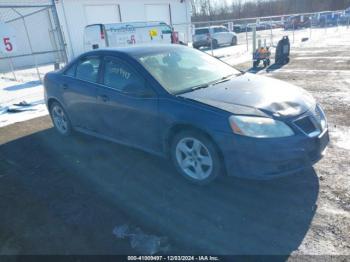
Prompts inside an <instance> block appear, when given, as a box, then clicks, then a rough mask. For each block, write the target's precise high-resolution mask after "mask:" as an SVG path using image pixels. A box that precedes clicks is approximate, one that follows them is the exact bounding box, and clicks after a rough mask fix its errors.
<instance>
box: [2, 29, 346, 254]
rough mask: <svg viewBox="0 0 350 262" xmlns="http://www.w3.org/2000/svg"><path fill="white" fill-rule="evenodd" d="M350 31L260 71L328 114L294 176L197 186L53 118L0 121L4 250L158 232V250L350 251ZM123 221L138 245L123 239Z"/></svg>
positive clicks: (109, 246) (128, 250) (52, 249)
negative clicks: (321, 148)
mask: <svg viewBox="0 0 350 262" xmlns="http://www.w3.org/2000/svg"><path fill="white" fill-rule="evenodd" d="M349 32H350V29H349ZM349 32H348V33H347V34H346V37H345V33H341V32H339V37H342V39H344V41H337V40H338V39H329V41H328V40H327V41H326V42H323V43H322V44H321V43H320V44H319V45H318V44H317V43H316V44H315V43H313V44H312V45H311V44H308V43H306V44H305V45H301V46H300V47H298V48H295V49H293V53H292V58H291V63H290V64H288V65H286V66H284V67H283V68H278V69H276V68H275V67H274V66H272V67H271V68H269V69H268V70H267V71H266V70H261V71H259V72H256V73H259V74H264V75H267V76H269V77H275V78H279V79H283V80H286V81H288V82H291V83H294V84H297V85H300V86H302V87H303V88H305V89H307V90H308V91H310V92H311V93H312V94H313V95H314V96H315V97H316V98H317V99H318V100H319V101H320V102H321V104H322V105H323V106H324V108H325V111H326V114H327V115H328V118H329V125H330V135H331V144H330V146H329V149H328V151H327V154H326V156H325V158H324V159H323V160H321V161H320V162H319V163H318V164H317V165H316V166H315V168H314V169H309V170H305V171H304V172H301V173H298V174H295V175H293V176H289V177H285V178H281V179H276V180H273V181H250V180H243V179H236V178H223V179H221V180H220V181H218V182H216V183H214V184H212V185H209V186H207V187H196V186H193V185H191V184H188V183H187V182H186V181H185V180H183V178H181V177H180V176H178V175H177V174H176V172H175V171H174V169H173V167H172V166H171V165H170V164H169V163H167V162H166V161H164V160H163V159H160V158H157V157H155V156H152V155H148V154H146V153H143V152H141V151H138V150H134V149H131V148H127V147H124V146H120V145H116V144H111V143H109V142H105V141H101V140H98V139H95V138H91V137H87V136H83V135H76V136H73V137H69V138H62V137H60V136H59V135H57V134H56V133H55V131H54V130H53V128H52V124H51V121H50V119H49V117H48V116H45V117H40V118H35V119H33V120H30V121H26V122H21V123H17V124H13V125H9V126H6V127H3V128H1V129H0V210H1V213H0V254H135V253H140V252H142V251H140V250H146V251H144V252H145V253H147V250H151V249H150V248H149V245H150V244H151V242H152V241H151V240H152V238H151V237H150V236H155V237H162V238H161V242H162V243H161V246H162V247H160V248H159V249H158V250H160V251H159V252H160V253H171V254H202V253H208V254H279V255H284V256H285V257H282V259H283V260H285V259H288V256H289V255H295V256H296V255H304V254H308V255H315V254H317V255H332V254H333V255H335V254H338V255H339V254H341V255H350V191H349V188H350V168H349V167H350V145H349V141H350V131H349V130H350V103H349V102H350V87H349V86H350V59H349V54H350V35H349ZM343 34H344V35H343ZM250 66H251V64H250V63H243V64H240V65H239V67H240V68H242V69H245V70H247V69H249V68H250ZM121 225H129V226H130V227H137V228H138V233H139V234H140V235H142V233H140V232H143V236H146V237H145V238H144V239H143V240H144V241H143V244H139V245H137V244H135V242H134V243H130V239H128V238H125V239H121V238H117V237H116V236H115V235H114V234H113V230H114V229H115V228H116V227H119V226H121ZM147 236H148V238H147ZM131 242H132V241H131ZM148 244H149V245H148ZM147 245H148V246H147Z"/></svg>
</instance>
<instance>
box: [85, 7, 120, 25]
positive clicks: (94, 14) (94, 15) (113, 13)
mask: <svg viewBox="0 0 350 262" xmlns="http://www.w3.org/2000/svg"><path fill="white" fill-rule="evenodd" d="M85 17H86V23H87V24H103V23H117V22H120V13H119V5H86V6H85Z"/></svg>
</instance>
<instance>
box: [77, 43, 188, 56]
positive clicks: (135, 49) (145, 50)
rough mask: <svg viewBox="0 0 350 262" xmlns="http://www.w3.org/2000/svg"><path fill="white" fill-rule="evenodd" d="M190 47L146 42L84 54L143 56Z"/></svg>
mask: <svg viewBox="0 0 350 262" xmlns="http://www.w3.org/2000/svg"><path fill="white" fill-rule="evenodd" d="M184 48H189V47H186V46H183V45H177V44H156V45H155V44H153V45H151V44H145V45H136V46H127V47H112V48H102V49H95V50H93V51H89V52H87V53H84V54H83V55H98V54H105V55H107V54H109V55H113V54H126V55H129V56H133V57H134V56H142V55H146V54H154V53H159V52H167V51H172V50H175V49H184Z"/></svg>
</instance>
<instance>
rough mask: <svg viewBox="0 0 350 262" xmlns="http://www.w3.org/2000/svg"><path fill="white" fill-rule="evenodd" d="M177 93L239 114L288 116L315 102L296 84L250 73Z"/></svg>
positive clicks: (298, 113)
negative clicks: (205, 86)
mask: <svg viewBox="0 0 350 262" xmlns="http://www.w3.org/2000/svg"><path fill="white" fill-rule="evenodd" d="M180 96H181V97H183V98H186V99H191V100H195V101H198V102H200V103H204V104H207V105H210V106H214V107H216V108H220V109H223V110H225V111H228V112H230V113H233V114H239V115H256V116H266V115H269V116H274V117H291V116H297V115H300V114H302V113H304V112H306V111H307V110H309V109H310V108H312V107H314V106H315V104H316V102H315V100H314V98H313V97H312V96H311V95H310V94H309V93H308V92H306V91H305V90H304V89H302V88H300V87H297V86H294V85H291V84H289V83H286V82H283V81H280V80H276V79H272V78H269V77H264V76H258V75H254V74H250V73H245V74H242V75H240V76H237V77H235V78H232V79H231V80H230V81H227V82H223V83H219V84H217V85H213V86H209V87H207V88H203V89H198V90H195V91H192V92H188V93H184V94H181V95H180Z"/></svg>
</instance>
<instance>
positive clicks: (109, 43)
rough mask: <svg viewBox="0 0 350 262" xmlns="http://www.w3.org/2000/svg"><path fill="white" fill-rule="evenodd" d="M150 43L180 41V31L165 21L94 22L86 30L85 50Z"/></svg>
mask: <svg viewBox="0 0 350 262" xmlns="http://www.w3.org/2000/svg"><path fill="white" fill-rule="evenodd" d="M150 43H157V44H170V43H178V33H177V32H173V30H172V29H171V27H170V26H169V25H167V24H166V23H164V22H130V23H113V24H93V25H88V26H86V27H85V31H84V48H85V51H89V50H92V49H97V48H104V47H122V46H128V45H137V44H150Z"/></svg>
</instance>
